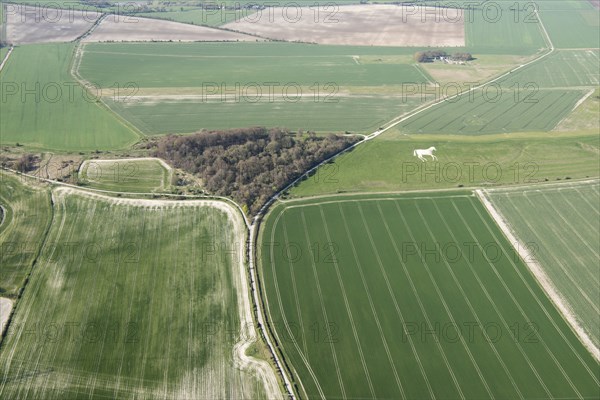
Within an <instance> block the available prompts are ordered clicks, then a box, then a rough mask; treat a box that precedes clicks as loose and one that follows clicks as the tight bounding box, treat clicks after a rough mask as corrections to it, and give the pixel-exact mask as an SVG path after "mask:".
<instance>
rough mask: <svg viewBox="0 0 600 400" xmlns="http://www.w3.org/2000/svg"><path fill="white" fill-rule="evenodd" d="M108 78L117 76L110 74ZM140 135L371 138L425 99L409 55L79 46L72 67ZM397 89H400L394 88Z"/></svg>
mask: <svg viewBox="0 0 600 400" xmlns="http://www.w3.org/2000/svg"><path fill="white" fill-rule="evenodd" d="M110 71H118V74H117V75H114V74H113V73H111V72H110ZM79 72H80V74H81V75H82V77H83V78H85V79H86V80H88V81H90V82H94V83H95V84H98V85H100V86H101V87H106V88H110V87H113V86H114V82H115V81H118V82H120V85H121V87H123V86H125V84H126V83H127V82H130V83H132V84H133V85H135V87H136V90H135V91H122V95H121V97H117V96H114V93H113V91H112V89H108V92H109V95H107V97H106V99H105V101H106V103H107V104H108V105H109V106H110V107H111V108H112V109H113V110H114V111H115V112H116V113H118V114H119V115H121V116H122V117H123V118H125V119H126V120H128V121H130V122H131V123H132V124H133V125H135V126H136V127H137V128H138V129H139V130H140V131H142V132H144V133H146V134H150V135H152V134H164V133H189V132H195V131H198V130H200V129H203V128H204V129H225V128H240V127H246V126H256V125H259V126H269V127H285V128H290V129H302V130H313V131H319V132H321V131H324V132H339V131H346V130H347V131H351V132H367V133H370V132H372V131H374V130H376V129H377V128H379V126H381V125H382V124H383V123H385V122H386V121H388V120H390V119H392V118H394V117H396V116H398V115H401V114H403V113H405V112H407V111H409V110H411V109H413V108H415V107H416V106H418V105H419V104H420V103H421V102H422V101H423V100H422V99H421V96H416V97H414V98H409V97H408V96H404V95H403V92H402V85H403V84H404V83H410V84H412V85H419V84H425V83H428V82H430V81H432V78H431V77H430V76H429V75H428V73H427V72H426V71H424V70H423V69H421V68H416V67H415V65H414V61H413V59H412V51H406V50H399V49H389V48H369V47H364V48H363V47H344V46H315V45H301V44H289V43H286V44H282V43H248V44H244V45H242V44H236V43H229V44H226V45H224V44H220V45H216V44H201V43H194V44H169V45H167V44H130V45H122V44H114V45H105V44H97V45H86V47H85V50H84V56H83V60H82V63H81V67H80V69H79ZM396 88H398V89H396Z"/></svg>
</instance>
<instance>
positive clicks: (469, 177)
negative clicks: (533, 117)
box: [291, 130, 600, 196]
mask: <svg viewBox="0 0 600 400" xmlns="http://www.w3.org/2000/svg"><path fill="white" fill-rule="evenodd" d="M429 146H435V147H436V148H437V151H436V154H437V157H438V162H431V161H429V162H427V163H422V162H421V161H419V160H418V159H417V157H415V156H413V151H414V150H415V149H423V148H428V147H429ZM599 150H600V139H599V138H598V133H597V131H594V130H592V131H590V132H589V133H587V134H586V135H582V134H580V133H579V134H578V133H574V132H564V133H563V132H561V133H557V132H553V133H552V134H548V133H536V134H533V133H528V134H518V133H513V134H510V135H488V136H474V137H456V136H447V135H445V136H444V135H413V136H405V135H401V134H398V133H396V134H394V133H391V132H389V133H386V134H384V135H382V136H380V137H379V138H377V140H373V141H370V142H368V143H365V144H362V145H360V146H359V147H357V148H356V149H355V150H353V151H351V152H349V153H346V154H344V155H342V156H340V157H339V158H337V159H336V160H335V161H334V162H333V163H331V164H327V165H325V166H324V167H322V168H321V169H319V170H318V171H317V173H316V174H314V175H313V176H311V177H310V178H307V179H306V180H305V181H303V182H301V183H300V184H299V185H298V186H297V187H294V188H292V189H291V194H292V195H293V196H314V195H319V194H334V193H337V192H361V191H362V192H381V191H400V190H425V189H427V190H428V189H444V188H456V187H457V186H458V185H464V186H465V187H468V186H489V185H500V184H519V183H520V184H523V183H535V182H544V181H546V180H549V181H555V180H556V179H565V178H567V177H570V178H573V179H575V178H586V177H597V176H598V171H600V160H598V151H599Z"/></svg>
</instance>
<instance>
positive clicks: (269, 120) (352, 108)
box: [107, 95, 420, 135]
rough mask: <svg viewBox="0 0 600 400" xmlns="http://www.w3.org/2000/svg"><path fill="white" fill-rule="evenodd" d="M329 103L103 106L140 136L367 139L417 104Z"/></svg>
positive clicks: (395, 100)
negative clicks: (253, 129) (226, 133)
mask: <svg viewBox="0 0 600 400" xmlns="http://www.w3.org/2000/svg"><path fill="white" fill-rule="evenodd" d="M334 97H337V96H334ZM332 99H333V100H337V101H334V102H326V101H325V100H324V99H323V98H322V99H320V100H319V101H315V99H314V98H313V97H312V95H308V97H307V98H302V99H299V100H298V101H293V102H292V101H285V100H284V99H282V98H278V99H275V100H274V101H269V100H268V99H267V98H263V99H262V100H261V101H260V102H251V101H247V100H242V101H238V102H234V101H231V102H222V101H220V100H216V101H210V102H207V101H202V100H195V101H194V100H179V101H177V100H175V101H174V100H164V101H160V100H150V101H147V102H144V101H137V102H134V103H132V104H128V103H123V102H113V101H110V100H107V104H108V105H109V106H110V107H111V108H112V109H113V110H114V111H115V112H116V113H118V114H119V115H121V116H122V117H123V118H125V119H127V120H128V121H130V122H131V123H132V124H133V125H135V126H136V127H137V128H138V129H139V130H140V131H142V132H144V133H145V134H148V135H156V134H166V133H191V132H195V131H199V130H200V129H228V128H243V127H247V126H267V127H282V128H288V129H292V130H300V129H301V130H303V131H306V130H312V131H316V132H344V131H351V132H358V133H371V132H373V131H375V130H376V129H377V128H379V127H380V126H381V125H383V124H384V123H385V122H387V121H389V120H390V119H392V118H394V117H396V116H398V115H401V114H403V113H405V112H408V111H410V110H411V109H413V108H415V107H416V106H418V105H419V103H420V101H419V99H418V98H408V99H403V98H402V97H387V96H380V97H373V96H350V97H346V96H344V97H338V98H332ZM134 101H135V100H134Z"/></svg>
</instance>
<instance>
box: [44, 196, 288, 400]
mask: <svg viewBox="0 0 600 400" xmlns="http://www.w3.org/2000/svg"><path fill="white" fill-rule="evenodd" d="M70 194H77V195H79V196H87V197H91V198H97V199H102V200H104V201H110V202H112V203H114V204H119V205H132V206H142V207H156V206H162V207H165V206H166V207H169V206H171V207H186V206H192V205H206V206H207V207H215V208H217V209H219V210H221V211H224V212H225V213H226V214H227V216H228V218H229V219H230V220H231V221H232V222H233V224H234V226H235V227H236V229H235V236H236V240H235V242H236V243H238V244H239V246H240V248H239V249H238V252H237V253H238V254H239V262H237V263H235V262H234V263H233V266H234V268H235V270H234V271H233V272H234V273H233V277H234V286H235V287H236V289H237V290H236V293H237V303H238V310H239V312H240V323H241V327H240V335H239V337H240V341H239V342H238V343H236V344H235V346H234V348H233V362H234V365H235V367H236V368H239V369H241V370H243V371H248V372H250V373H255V374H256V376H257V377H258V378H259V379H260V380H261V381H262V382H263V387H264V390H265V392H266V395H267V398H269V399H282V398H283V397H284V396H283V393H282V392H281V388H280V385H279V381H278V379H277V376H276V374H275V370H274V369H273V367H272V366H271V364H269V363H268V362H267V361H265V360H259V359H257V358H254V357H250V356H248V355H246V350H247V349H248V347H249V346H250V345H252V343H254V342H255V341H257V340H259V338H258V337H257V334H256V327H255V324H254V320H253V318H252V307H251V304H250V290H249V287H248V279H247V277H246V270H245V268H244V266H245V251H244V244H245V239H246V237H245V234H246V226H245V223H244V220H243V219H242V218H241V216H240V214H239V212H238V211H237V210H236V209H235V208H234V207H233V206H232V205H230V204H228V203H226V202H224V201H217V200H188V201H180V200H149V199H124V198H115V197H109V196H105V195H101V194H96V193H90V192H87V191H84V190H78V189H75V188H71V187H58V188H56V189H54V191H53V196H57V197H60V196H68V195H70Z"/></svg>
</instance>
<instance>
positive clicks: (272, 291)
mask: <svg viewBox="0 0 600 400" xmlns="http://www.w3.org/2000/svg"><path fill="white" fill-rule="evenodd" d="M261 243H262V247H261V250H262V251H261V255H260V259H261V260H262V262H261V269H260V271H261V274H260V277H261V282H262V285H263V288H264V296H265V298H266V305H267V312H268V315H269V317H270V324H271V326H272V327H273V328H274V331H275V337H276V338H277V341H278V342H279V346H280V350H281V351H282V352H283V354H285V357H286V359H287V360H288V361H289V362H290V363H291V365H292V366H293V372H294V379H295V380H296V382H297V383H298V386H299V388H300V389H299V391H300V393H301V394H303V396H304V397H306V398H394V399H425V398H444V399H456V398H463V399H482V398H491V397H493V398H504V399H509V398H510V399H517V398H521V399H529V398H593V397H594V396H596V394H597V393H598V390H599V389H600V384H599V382H598V377H597V368H598V363H597V362H596V361H595V360H594V359H593V358H592V356H591V355H590V354H589V353H587V351H586V350H585V348H584V347H583V346H582V345H581V343H580V342H579V341H578V339H577V338H576V337H575V335H574V334H573V332H572V331H571V330H570V327H569V326H568V325H567V324H566V322H565V321H564V320H563V319H562V317H561V316H560V315H559V314H558V312H557V311H556V310H555V308H554V306H553V304H552V303H551V302H550V300H548V298H547V297H546V296H545V294H544V293H543V291H542V290H541V288H540V287H539V286H538V284H537V282H536V281H535V280H534V278H533V276H532V275H531V274H530V273H529V271H528V270H527V268H526V266H525V265H524V263H523V262H522V261H521V260H520V259H519V258H518V257H517V256H516V254H515V252H514V249H513V248H512V246H511V244H510V243H508V241H507V240H506V239H505V238H504V237H503V236H502V233H501V232H500V230H499V229H498V228H497V227H496V226H495V223H494V222H493V220H492V219H491V218H490V217H489V216H488V214H487V212H486V210H485V209H484V207H483V206H482V205H481V203H480V202H479V201H478V200H477V199H476V198H474V197H473V196H472V195H469V194H468V193H464V192H463V193H454V194H451V193H449V194H445V195H440V194H435V193H427V194H414V195H411V196H406V195H405V196H394V195H388V196H381V195H380V196H371V197H364V196H363V197H360V196H352V197H344V196H338V197H330V198H321V199H318V200H317V199H315V200H312V201H310V202H307V201H304V202H289V203H286V204H279V205H278V206H276V207H275V208H274V209H273V210H272V212H271V214H270V215H269V216H268V218H267V220H266V222H265V225H264V228H263V231H262V234H261ZM468 243H471V244H473V245H474V246H471V247H469V248H470V250H467V247H468ZM469 327H470V328H469Z"/></svg>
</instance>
